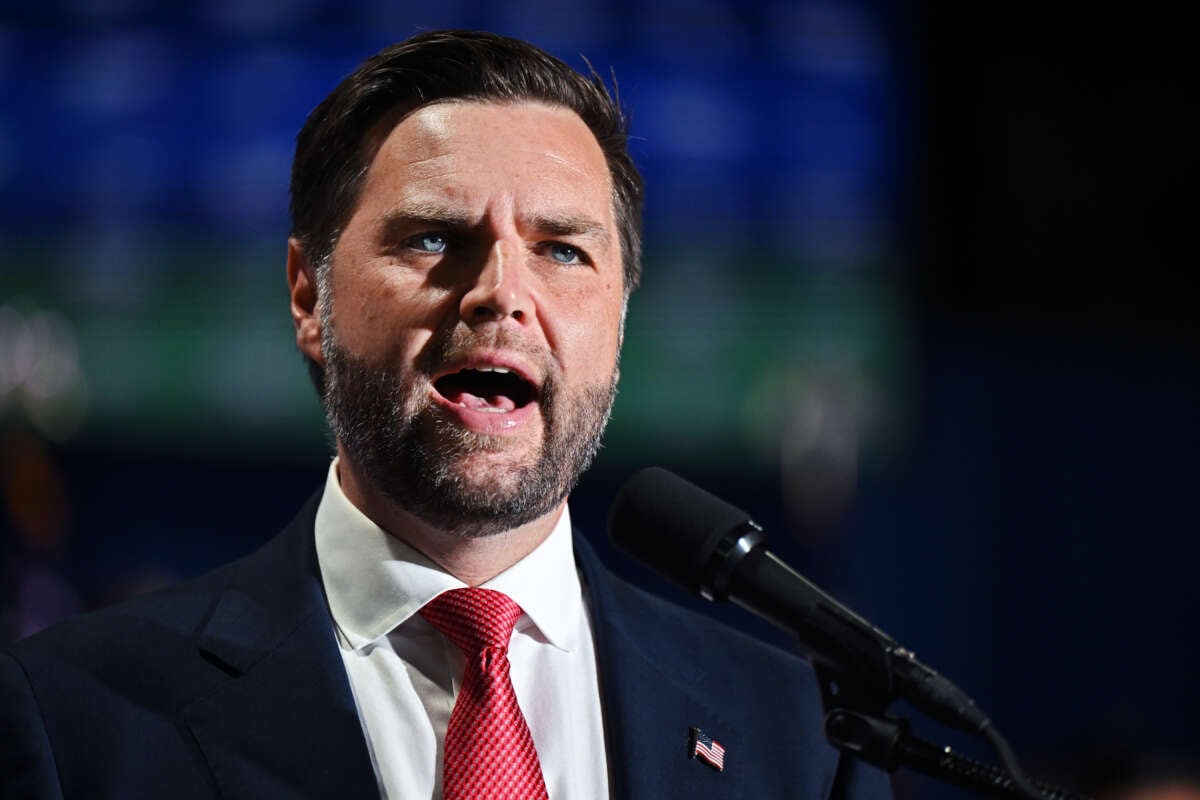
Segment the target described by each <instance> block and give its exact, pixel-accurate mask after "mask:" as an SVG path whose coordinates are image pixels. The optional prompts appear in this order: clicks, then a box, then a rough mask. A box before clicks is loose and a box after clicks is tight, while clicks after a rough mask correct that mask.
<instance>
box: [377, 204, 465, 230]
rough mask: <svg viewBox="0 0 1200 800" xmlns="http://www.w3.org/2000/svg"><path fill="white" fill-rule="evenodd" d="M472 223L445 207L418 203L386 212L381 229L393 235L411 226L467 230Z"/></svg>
mask: <svg viewBox="0 0 1200 800" xmlns="http://www.w3.org/2000/svg"><path fill="white" fill-rule="evenodd" d="M472 222H473V220H472V219H471V218H470V217H469V216H467V215H466V214H464V213H462V212H461V211H455V210H454V209H451V208H447V207H445V206H439V205H433V204H427V203H420V204H417V205H411V206H404V207H403V208H396V209H392V210H391V211H388V212H387V213H386V214H384V216H383V221H382V223H383V224H382V228H383V230H385V231H387V232H388V233H393V232H401V231H402V230H403V229H405V228H409V227H412V226H418V227H420V226H429V227H434V228H468V227H470V226H471V224H472Z"/></svg>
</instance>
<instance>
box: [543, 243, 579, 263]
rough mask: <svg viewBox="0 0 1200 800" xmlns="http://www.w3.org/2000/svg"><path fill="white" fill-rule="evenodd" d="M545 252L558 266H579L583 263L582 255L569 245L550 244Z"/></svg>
mask: <svg viewBox="0 0 1200 800" xmlns="http://www.w3.org/2000/svg"><path fill="white" fill-rule="evenodd" d="M547 250H548V251H549V253H550V257H551V258H552V259H554V260H555V261H557V262H558V263H560V264H579V263H581V262H582V261H583V254H582V253H580V252H579V251H578V250H576V249H575V248H574V247H571V245H569V244H563V243H562V242H551V243H550V244H549V245H547Z"/></svg>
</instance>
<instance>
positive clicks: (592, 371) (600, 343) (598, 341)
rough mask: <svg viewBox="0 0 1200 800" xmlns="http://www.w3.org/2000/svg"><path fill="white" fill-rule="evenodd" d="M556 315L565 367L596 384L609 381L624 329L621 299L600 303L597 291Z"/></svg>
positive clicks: (567, 305) (619, 296) (565, 306)
mask: <svg viewBox="0 0 1200 800" xmlns="http://www.w3.org/2000/svg"><path fill="white" fill-rule="evenodd" d="M581 294H582V297H581V298H580V299H577V300H576V301H575V302H574V303H570V304H565V305H563V306H562V308H563V309H565V311H564V312H562V313H559V314H556V315H555V316H556V318H557V319H558V321H559V324H558V326H557V333H558V337H557V338H558V340H559V343H560V345H561V347H562V350H563V366H564V368H565V369H566V371H567V373H568V374H571V375H576V376H578V377H579V378H580V379H581V380H583V381H586V382H588V383H594V382H596V381H597V380H600V379H604V380H607V378H608V376H609V375H611V374H612V371H613V368H614V367H615V366H616V360H617V348H618V345H619V338H620V328H621V295H620V293H617V295H616V296H615V299H612V298H609V297H607V296H606V297H605V300H604V301H603V302H598V301H597V298H596V294H595V290H593V291H592V292H588V293H581Z"/></svg>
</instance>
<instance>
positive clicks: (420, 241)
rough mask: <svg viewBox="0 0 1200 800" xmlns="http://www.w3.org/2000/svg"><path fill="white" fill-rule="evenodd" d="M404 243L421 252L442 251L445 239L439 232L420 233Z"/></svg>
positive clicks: (445, 243)
mask: <svg viewBox="0 0 1200 800" xmlns="http://www.w3.org/2000/svg"><path fill="white" fill-rule="evenodd" d="M406 244H407V245H408V246H409V247H411V248H413V249H414V250H419V251H421V252H422V253H444V252H446V245H447V241H446V237H445V236H444V235H443V234H440V233H422V234H419V235H417V236H414V237H412V238H411V239H409V240H408V242H407V243H406Z"/></svg>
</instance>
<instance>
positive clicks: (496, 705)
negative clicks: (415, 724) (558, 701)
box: [421, 589, 549, 800]
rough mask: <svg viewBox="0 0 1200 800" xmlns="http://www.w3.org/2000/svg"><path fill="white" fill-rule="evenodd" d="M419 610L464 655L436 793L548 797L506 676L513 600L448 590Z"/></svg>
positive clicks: (468, 797)
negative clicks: (460, 683) (440, 791)
mask: <svg viewBox="0 0 1200 800" xmlns="http://www.w3.org/2000/svg"><path fill="white" fill-rule="evenodd" d="M421 615H422V616H423V617H425V619H427V620H429V622H430V623H431V624H432V625H433V627H435V628H437V629H438V630H439V631H441V632H442V635H444V636H445V637H446V638H447V639H449V640H450V641H452V642H454V644H455V645H456V646H457V647H458V649H459V650H462V652H463V655H465V656H466V657H467V668H466V670H465V671H464V673H463V680H462V687H461V688H460V689H459V691H458V700H456V701H455V703H454V710H453V711H452V712H451V713H450V725H449V727H447V729H446V760H445V764H444V768H443V770H442V798H443V800H477V799H478V798H488V800H538V799H539V798H541V800H549V795H547V794H546V782H545V781H544V780H543V778H542V768H541V767H540V766H539V765H538V757H537V750H536V749H534V746H533V737H532V736H531V735H530V733H529V726H528V725H527V724H525V717H524V715H523V714H522V713H521V707H520V706H518V705H517V695H516V692H514V691H513V686H512V681H511V680H510V679H509V676H508V640H509V639H510V638H512V630H513V626H514V625H516V624H517V619H518V618H520V616H521V607H520V606H519V605H517V604H516V603H515V602H513V600H512V598H510V597H509V596H508V595H506V594H504V593H503V592H497V591H493V590H491V589H451V590H450V591H448V592H444V593H442V594H440V595H438V596H437V597H435V598H434V599H433V600H431V601H430V602H429V604H428V605H426V606H425V607H424V608H423V609H421Z"/></svg>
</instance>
